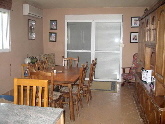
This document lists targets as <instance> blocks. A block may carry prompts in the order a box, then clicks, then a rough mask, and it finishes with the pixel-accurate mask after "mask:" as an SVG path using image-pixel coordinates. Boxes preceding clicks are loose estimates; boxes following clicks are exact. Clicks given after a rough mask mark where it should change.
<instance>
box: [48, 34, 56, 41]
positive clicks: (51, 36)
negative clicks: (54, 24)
mask: <svg viewBox="0 0 165 124" xmlns="http://www.w3.org/2000/svg"><path fill="white" fill-rule="evenodd" d="M56 39H57V33H55V32H49V42H56Z"/></svg>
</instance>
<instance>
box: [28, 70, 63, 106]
mask: <svg viewBox="0 0 165 124" xmlns="http://www.w3.org/2000/svg"><path fill="white" fill-rule="evenodd" d="M29 78H30V79H40V80H49V86H48V89H49V106H51V107H60V108H62V107H63V105H62V93H60V92H57V91H54V89H55V87H56V86H57V85H55V82H54V73H53V72H45V71H36V72H29Z"/></svg>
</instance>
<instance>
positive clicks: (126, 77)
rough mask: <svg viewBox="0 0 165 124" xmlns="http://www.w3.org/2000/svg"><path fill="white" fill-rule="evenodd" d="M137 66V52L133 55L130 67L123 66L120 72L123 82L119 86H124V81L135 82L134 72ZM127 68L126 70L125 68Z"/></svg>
mask: <svg viewBox="0 0 165 124" xmlns="http://www.w3.org/2000/svg"><path fill="white" fill-rule="evenodd" d="M137 68H138V53H135V54H134V55H133V61H132V66H131V67H123V68H122V69H123V73H122V78H123V83H122V84H121V86H124V85H125V83H129V84H130V83H134V82H135V73H136V70H137ZM127 69H128V72H126V70H127Z"/></svg>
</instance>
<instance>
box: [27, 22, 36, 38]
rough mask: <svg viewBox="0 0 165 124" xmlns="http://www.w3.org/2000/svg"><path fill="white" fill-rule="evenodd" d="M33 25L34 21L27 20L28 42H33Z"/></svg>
mask: <svg viewBox="0 0 165 124" xmlns="http://www.w3.org/2000/svg"><path fill="white" fill-rule="evenodd" d="M35 25H36V21H35V20H31V19H28V38H29V40H35V37H36V35H35Z"/></svg>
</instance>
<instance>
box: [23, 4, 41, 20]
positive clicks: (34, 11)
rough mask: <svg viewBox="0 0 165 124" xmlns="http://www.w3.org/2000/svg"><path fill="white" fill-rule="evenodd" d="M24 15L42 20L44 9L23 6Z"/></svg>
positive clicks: (27, 5)
mask: <svg viewBox="0 0 165 124" xmlns="http://www.w3.org/2000/svg"><path fill="white" fill-rule="evenodd" d="M23 15H28V16H33V17H36V18H42V17H43V14H42V9H39V8H36V7H34V6H32V5H29V4H23Z"/></svg>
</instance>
